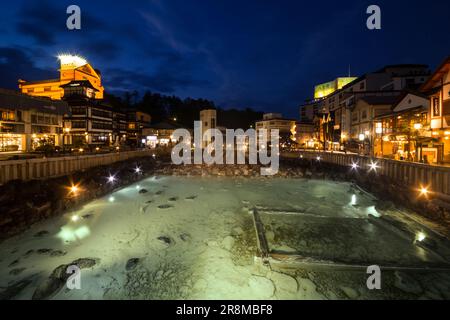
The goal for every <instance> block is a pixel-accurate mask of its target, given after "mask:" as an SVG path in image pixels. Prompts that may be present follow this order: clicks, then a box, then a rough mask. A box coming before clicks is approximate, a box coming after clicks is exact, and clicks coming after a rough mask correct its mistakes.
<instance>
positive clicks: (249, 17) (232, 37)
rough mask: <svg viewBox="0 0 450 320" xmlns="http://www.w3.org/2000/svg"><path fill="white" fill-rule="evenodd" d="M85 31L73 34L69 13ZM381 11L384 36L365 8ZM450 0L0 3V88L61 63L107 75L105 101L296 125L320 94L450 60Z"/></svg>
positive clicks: (52, 73)
mask: <svg viewBox="0 0 450 320" xmlns="http://www.w3.org/2000/svg"><path fill="white" fill-rule="evenodd" d="M71 4H77V5H79V6H80V7H81V10H82V30H81V31H69V30H67V28H66V19H67V14H66V8H67V6H68V5H71ZM370 4H378V5H379V6H380V7H381V9H382V28H383V29H382V30H380V31H369V30H368V29H367V28H366V19H367V17H368V15H367V14H366V9H367V7H368V5H370ZM449 13H450V1H448V0H432V1H431V0H430V1H403V0H396V1H392V0H389V1H361V0H355V1H328V0H326V1H325V0H321V1H300V0H298V1H283V0H280V1H274V0H240V1H234V0H226V1H225V0H148V1H137V0H127V1H102V0H90V1H79V0H74V1H73V0H71V1H65V0H62V1H36V0H34V1H27V0H15V1H2V2H1V4H0V87H5V88H14V89H16V88H17V80H18V79H19V78H22V79H26V80H30V81H31V80H41V79H46V78H56V77H57V73H56V69H57V66H58V62H57V59H56V56H57V55H58V53H77V54H80V55H82V56H84V57H85V58H86V59H87V60H89V61H90V62H91V63H92V64H93V66H94V67H95V68H98V69H100V70H101V72H102V75H103V80H104V84H105V87H106V90H107V91H109V92H112V93H118V94H120V93H122V92H123V91H125V90H130V91H133V90H138V91H139V92H144V91H145V90H151V91H153V92H160V93H163V94H169V95H172V94H173V95H177V96H180V97H182V98H184V97H188V96H190V97H194V98H207V99H211V100H213V101H215V102H216V104H217V105H218V106H221V107H224V108H230V107H236V108H245V107H252V108H254V109H256V110H261V111H278V112H282V113H283V114H284V115H285V116H291V117H298V105H299V104H301V103H302V102H303V101H304V100H305V99H307V98H311V97H312V95H313V86H314V85H315V84H317V83H320V82H325V81H330V80H332V79H333V78H336V77H338V76H346V75H347V74H348V69H349V65H351V73H352V75H355V76H358V75H361V74H363V73H365V72H369V71H374V70H377V69H379V68H381V67H382V66H383V65H386V64H397V63H424V64H429V65H430V67H431V68H432V69H433V68H435V67H436V66H437V65H438V64H439V63H440V62H441V61H442V60H443V59H444V58H445V57H446V56H448V55H450V38H449V36H450V32H449V31H450V24H449V20H448V15H449Z"/></svg>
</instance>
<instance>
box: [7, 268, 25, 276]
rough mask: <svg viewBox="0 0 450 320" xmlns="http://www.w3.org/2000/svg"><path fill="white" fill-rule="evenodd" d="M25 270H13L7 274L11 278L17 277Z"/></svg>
mask: <svg viewBox="0 0 450 320" xmlns="http://www.w3.org/2000/svg"><path fill="white" fill-rule="evenodd" d="M25 270H26V268H18V269H13V270H11V271H10V272H9V274H10V275H12V276H17V275H19V274H21V273H22V272H24V271H25Z"/></svg>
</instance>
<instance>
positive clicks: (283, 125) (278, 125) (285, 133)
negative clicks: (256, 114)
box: [256, 113, 297, 144]
mask: <svg viewBox="0 0 450 320" xmlns="http://www.w3.org/2000/svg"><path fill="white" fill-rule="evenodd" d="M296 128H297V122H296V120H294V119H285V118H283V115H282V114H281V113H266V114H264V115H263V119H262V120H261V121H258V122H256V129H257V130H261V129H266V130H267V139H268V140H269V141H270V136H271V132H272V130H278V131H279V134H280V138H281V143H282V144H283V143H287V142H290V141H296V140H297V131H296Z"/></svg>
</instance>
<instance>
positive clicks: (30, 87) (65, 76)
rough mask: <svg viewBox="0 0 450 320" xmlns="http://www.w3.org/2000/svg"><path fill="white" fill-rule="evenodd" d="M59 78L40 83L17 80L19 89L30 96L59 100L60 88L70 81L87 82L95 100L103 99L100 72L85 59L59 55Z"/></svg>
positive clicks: (61, 92)
mask: <svg viewBox="0 0 450 320" xmlns="http://www.w3.org/2000/svg"><path fill="white" fill-rule="evenodd" d="M58 58H59V61H60V69H59V78H57V79H50V80H40V81H33V82H29V81H25V80H19V89H20V90H21V92H22V93H24V94H27V95H30V96H38V97H49V98H51V99H54V100H61V99H62V98H63V96H64V89H63V88H62V87H61V86H63V85H65V84H68V83H70V82H72V81H89V82H90V83H91V85H92V86H93V87H94V88H95V89H96V91H95V98H96V99H103V93H104V88H103V85H102V77H101V73H100V71H98V70H97V69H94V68H93V67H92V66H91V65H90V64H89V63H88V62H87V61H86V60H85V59H83V58H81V57H78V56H73V55H61V56H59V57H58Z"/></svg>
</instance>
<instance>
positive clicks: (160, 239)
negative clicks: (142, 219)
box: [158, 236, 174, 246]
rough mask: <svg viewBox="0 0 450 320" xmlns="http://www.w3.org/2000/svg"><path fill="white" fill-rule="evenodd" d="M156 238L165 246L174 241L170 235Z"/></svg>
mask: <svg viewBox="0 0 450 320" xmlns="http://www.w3.org/2000/svg"><path fill="white" fill-rule="evenodd" d="M158 240H159V241H161V242H163V243H164V244H165V245H167V246H170V245H172V244H173V242H174V241H173V240H172V239H171V238H170V237H166V236H161V237H158Z"/></svg>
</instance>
